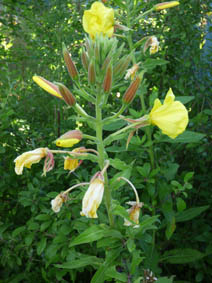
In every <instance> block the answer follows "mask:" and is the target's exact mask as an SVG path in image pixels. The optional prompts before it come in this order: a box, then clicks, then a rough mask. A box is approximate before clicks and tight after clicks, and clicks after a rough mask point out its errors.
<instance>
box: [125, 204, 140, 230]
mask: <svg viewBox="0 0 212 283" xmlns="http://www.w3.org/2000/svg"><path fill="white" fill-rule="evenodd" d="M128 204H130V205H132V207H131V208H130V209H128V210H127V212H128V213H129V217H130V219H131V220H132V221H133V222H135V223H136V224H137V225H134V226H133V228H138V227H139V225H138V224H139V215H140V208H141V207H142V206H143V203H142V202H139V203H138V202H135V201H129V202H128ZM124 225H125V226H131V225H133V224H132V223H131V222H130V221H128V220H127V219H125V220H124Z"/></svg>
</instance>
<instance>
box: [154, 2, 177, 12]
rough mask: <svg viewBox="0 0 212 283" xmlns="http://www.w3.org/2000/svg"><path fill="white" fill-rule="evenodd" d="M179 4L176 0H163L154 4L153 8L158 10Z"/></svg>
mask: <svg viewBox="0 0 212 283" xmlns="http://www.w3.org/2000/svg"><path fill="white" fill-rule="evenodd" d="M179 4H180V3H179V2H178V1H170V2H163V3H159V4H157V5H155V6H154V8H155V11H160V10H163V9H167V8H172V7H175V6H178V5H179Z"/></svg>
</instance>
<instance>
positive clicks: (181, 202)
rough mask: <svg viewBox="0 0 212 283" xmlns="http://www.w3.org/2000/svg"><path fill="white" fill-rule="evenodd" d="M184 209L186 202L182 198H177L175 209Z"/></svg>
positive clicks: (180, 210)
mask: <svg viewBox="0 0 212 283" xmlns="http://www.w3.org/2000/svg"><path fill="white" fill-rule="evenodd" d="M185 209H186V203H185V201H184V200H183V199H182V198H177V210H178V211H179V212H182V211H183V210H185Z"/></svg>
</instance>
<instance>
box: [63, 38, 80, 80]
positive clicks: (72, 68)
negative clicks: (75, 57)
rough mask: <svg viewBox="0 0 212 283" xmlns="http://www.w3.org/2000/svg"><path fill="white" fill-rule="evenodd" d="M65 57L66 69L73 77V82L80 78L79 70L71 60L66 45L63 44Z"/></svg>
mask: <svg viewBox="0 0 212 283" xmlns="http://www.w3.org/2000/svg"><path fill="white" fill-rule="evenodd" d="M63 57H64V61H65V63H66V67H67V70H68V72H69V75H70V76H71V78H72V79H73V80H76V79H77V78H78V72H77V68H76V66H75V64H74V62H73V61H72V59H71V56H70V54H69V52H68V50H67V48H66V46H65V44H64V43H63Z"/></svg>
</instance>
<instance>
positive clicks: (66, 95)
mask: <svg viewBox="0 0 212 283" xmlns="http://www.w3.org/2000/svg"><path fill="white" fill-rule="evenodd" d="M57 85H58V88H59V91H60V94H61V95H62V97H63V99H64V101H65V102H66V103H67V104H68V105H69V106H74V105H75V104H76V99H75V97H74V96H73V94H72V93H71V92H70V90H69V89H68V88H67V87H66V86H64V85H63V84H59V83H57Z"/></svg>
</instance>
